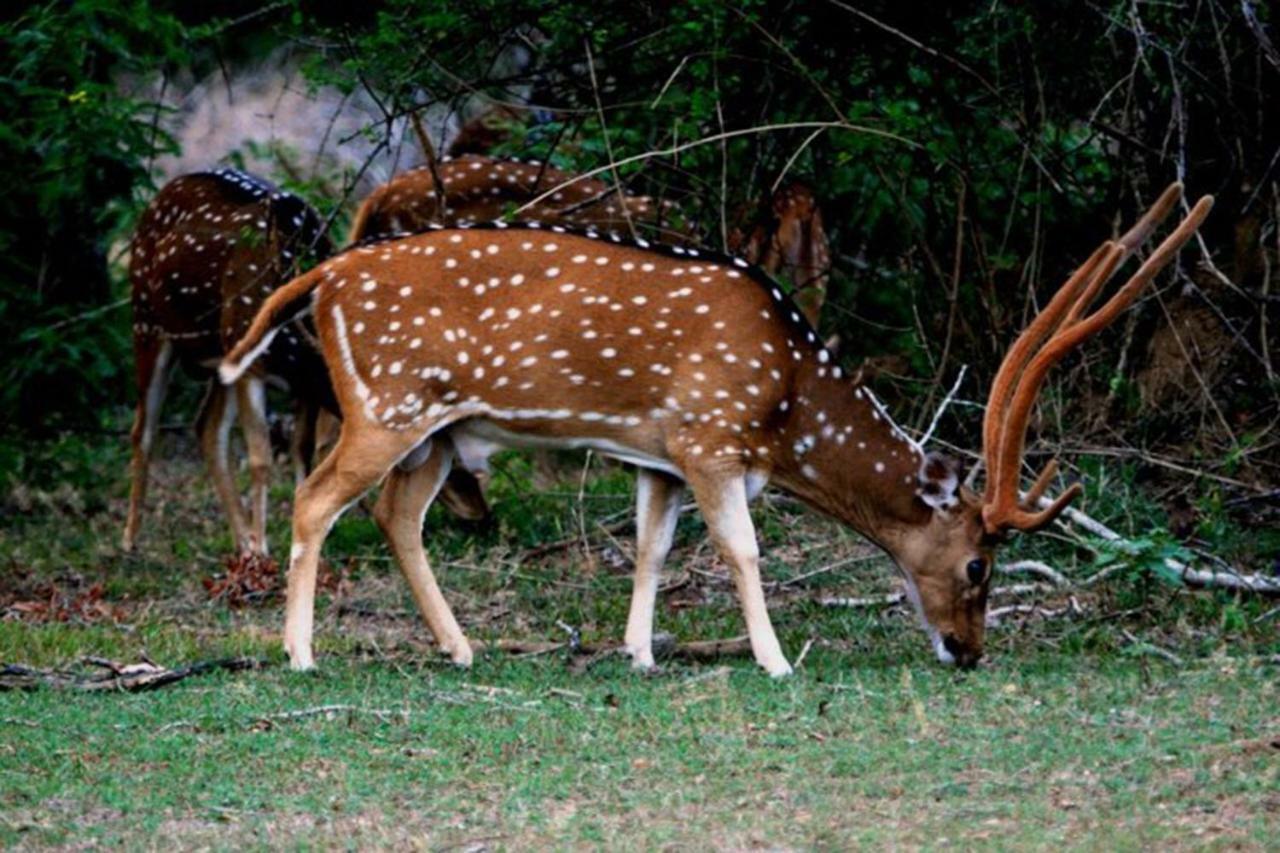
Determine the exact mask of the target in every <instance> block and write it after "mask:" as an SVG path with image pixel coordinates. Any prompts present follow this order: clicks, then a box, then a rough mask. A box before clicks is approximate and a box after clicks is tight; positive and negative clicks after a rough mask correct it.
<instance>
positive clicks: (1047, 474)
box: [1022, 459, 1058, 509]
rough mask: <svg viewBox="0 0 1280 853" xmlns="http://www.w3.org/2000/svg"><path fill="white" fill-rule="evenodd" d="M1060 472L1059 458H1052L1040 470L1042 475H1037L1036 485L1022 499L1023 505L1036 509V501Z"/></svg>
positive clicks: (1025, 507)
mask: <svg viewBox="0 0 1280 853" xmlns="http://www.w3.org/2000/svg"><path fill="white" fill-rule="evenodd" d="M1057 473H1058V460H1057V459H1050V460H1049V464H1048V465H1046V466H1044V470H1042V471H1041V472H1040V476H1039V477H1036V482H1035V485H1034V486H1032V487H1031V489H1030V490H1029V491H1028V492H1027V496H1026V497H1025V498H1023V499H1022V507H1023V508H1024V509H1035V507H1036V502H1037V501H1039V500H1040V496H1041V495H1043V494H1044V493H1045V492H1046V491H1047V490H1048V488H1049V484H1050V483H1052V482H1053V476H1054V475H1055V474H1057Z"/></svg>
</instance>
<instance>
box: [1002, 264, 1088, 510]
mask: <svg viewBox="0 0 1280 853" xmlns="http://www.w3.org/2000/svg"><path fill="white" fill-rule="evenodd" d="M1112 249H1113V246H1112V244H1110V243H1103V244H1102V245H1101V246H1099V247H1098V248H1097V249H1096V250H1095V251H1094V253H1093V254H1092V255H1090V256H1089V259H1088V260H1086V261H1085V262H1084V263H1083V264H1081V265H1080V267H1079V268H1077V269H1076V271H1075V272H1074V273H1072V275H1071V277H1070V278H1069V279H1067V281H1066V283H1064V284H1063V285H1062V287H1061V288H1059V289H1058V292H1057V293H1056V294H1054V297H1053V299H1051V300H1050V301H1049V304H1048V305H1046V306H1045V307H1044V309H1043V310H1041V312H1040V313H1039V314H1037V315H1036V316H1035V319H1033V320H1032V321H1031V323H1030V324H1029V325H1028V326H1027V328H1026V329H1024V330H1023V332H1022V334H1021V335H1019V336H1018V338H1017V340H1015V341H1014V342H1013V346H1011V347H1010V348H1009V352H1008V354H1006V355H1005V357H1004V361H1002V362H1001V363H1000V368H999V370H997V371H996V376H995V379H994V380H993V381H992V383H991V393H990V394H989V395H988V397H987V414H986V418H985V419H984V420H983V422H982V451H983V454H982V455H983V458H984V459H985V460H986V462H987V488H986V501H987V502H990V501H991V500H992V498H993V489H994V483H995V481H996V479H997V477H998V473H999V468H1000V458H999V442H1000V433H1001V427H1002V426H1003V424H1004V422H1005V415H1004V413H1005V409H1006V408H1007V407H1008V404H1009V398H1010V397H1011V396H1012V395H1013V392H1014V390H1015V386H1016V384H1017V382H1018V379H1019V377H1020V376H1021V374H1022V371H1023V369H1024V368H1025V367H1026V366H1027V362H1028V361H1030V359H1031V357H1032V356H1033V355H1034V354H1035V352H1036V350H1037V349H1038V348H1039V347H1040V346H1042V345H1043V344H1044V342H1045V341H1046V340H1047V339H1048V338H1049V336H1050V335H1052V334H1053V333H1054V332H1055V331H1057V329H1058V327H1059V326H1060V325H1061V324H1062V321H1063V319H1064V317H1065V316H1066V314H1067V311H1068V309H1069V308H1071V307H1072V305H1074V304H1075V302H1076V301H1077V298H1078V295H1079V292H1080V289H1081V288H1082V287H1084V286H1085V285H1086V284H1087V283H1088V282H1089V281H1090V279H1091V277H1093V276H1094V273H1095V272H1096V270H1097V268H1098V264H1100V263H1101V262H1102V261H1103V259H1104V258H1105V257H1106V255H1107V253H1108V251H1111V250H1112Z"/></svg>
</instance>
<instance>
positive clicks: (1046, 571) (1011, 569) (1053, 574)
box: [996, 560, 1070, 586]
mask: <svg viewBox="0 0 1280 853" xmlns="http://www.w3.org/2000/svg"><path fill="white" fill-rule="evenodd" d="M996 571H998V572H1000V573H1002V574H1006V575H1021V574H1025V575H1036V576H1037V577H1042V578H1044V579H1045V580H1047V581H1048V582H1049V583H1051V584H1053V585H1054V586H1067V584H1069V583H1070V581H1068V580H1067V576H1066V575H1064V574H1062V573H1061V572H1059V571H1058V570H1057V569H1055V568H1053V567H1052V566H1050V565H1049V564H1048V563H1042V562H1040V561H1039V560H1015V561H1014V562H1012V563H1001V564H999V565H998V566H996Z"/></svg>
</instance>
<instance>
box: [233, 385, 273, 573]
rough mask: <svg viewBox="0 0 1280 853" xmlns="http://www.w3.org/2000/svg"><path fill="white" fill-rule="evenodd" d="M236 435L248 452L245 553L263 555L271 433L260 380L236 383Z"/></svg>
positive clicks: (264, 391)
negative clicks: (250, 552)
mask: <svg viewBox="0 0 1280 853" xmlns="http://www.w3.org/2000/svg"><path fill="white" fill-rule="evenodd" d="M236 398H237V400H238V402H239V404H240V431H241V432H243V433H244V444H245V448H246V449H247V450H248V451H249V516H250V523H251V525H252V526H251V527H250V530H249V550H250V551H252V552H254V553H258V554H262V555H264V556H265V555H266V553H267V486H268V481H269V480H270V479H271V430H270V427H268V426H267V389H266V385H265V384H264V383H263V381H262V379H260V378H258V377H256V376H246V377H245V378H243V379H241V380H240V381H239V382H237V383H236Z"/></svg>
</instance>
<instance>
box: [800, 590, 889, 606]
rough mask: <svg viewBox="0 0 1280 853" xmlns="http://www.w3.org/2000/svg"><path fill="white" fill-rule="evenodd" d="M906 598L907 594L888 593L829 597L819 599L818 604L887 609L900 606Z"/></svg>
mask: <svg viewBox="0 0 1280 853" xmlns="http://www.w3.org/2000/svg"><path fill="white" fill-rule="evenodd" d="M906 598H907V596H906V594H905V593H901V592H886V593H885V594H883V595H866V596H860V597H858V598H849V597H846V596H827V597H825V598H819V599H818V603H819V604H821V605H822V606H823V607H885V606H888V605H890V604H898V603H900V602H902V601H905V600H906Z"/></svg>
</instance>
